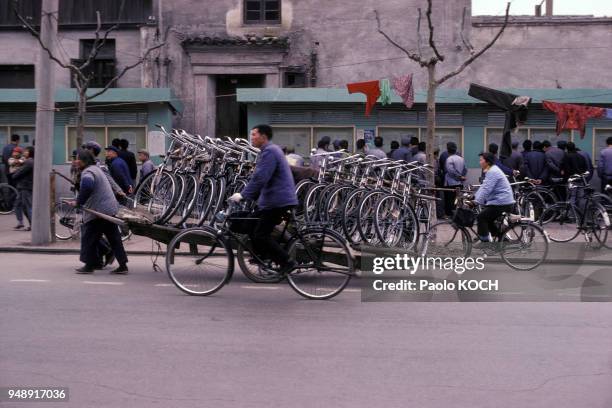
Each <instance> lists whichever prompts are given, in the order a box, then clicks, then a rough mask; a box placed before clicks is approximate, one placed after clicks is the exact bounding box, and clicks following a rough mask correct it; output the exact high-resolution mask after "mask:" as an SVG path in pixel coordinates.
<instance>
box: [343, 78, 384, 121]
mask: <svg viewBox="0 0 612 408" xmlns="http://www.w3.org/2000/svg"><path fill="white" fill-rule="evenodd" d="M346 88H347V89H348V92H349V93H350V94H353V93H356V92H359V93H362V94H365V96H366V98H367V99H366V110H365V114H366V116H370V112H371V111H372V108H373V107H374V105H375V104H376V101H377V100H378V97H379V96H380V84H379V82H378V81H366V82H354V83H352V84H347V85H346Z"/></svg>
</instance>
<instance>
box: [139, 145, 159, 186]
mask: <svg viewBox="0 0 612 408" xmlns="http://www.w3.org/2000/svg"><path fill="white" fill-rule="evenodd" d="M138 160H140V163H142V164H141V165H140V182H142V180H144V178H145V177H147V176H148V175H149V174H151V173H153V172H154V171H155V164H153V161H152V160H151V157H150V155H149V152H148V151H147V150H145V149H140V150H139V151H138Z"/></svg>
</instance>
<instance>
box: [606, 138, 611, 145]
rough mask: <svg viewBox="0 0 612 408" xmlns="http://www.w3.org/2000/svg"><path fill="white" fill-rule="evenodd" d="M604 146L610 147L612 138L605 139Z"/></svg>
mask: <svg viewBox="0 0 612 408" xmlns="http://www.w3.org/2000/svg"><path fill="white" fill-rule="evenodd" d="M606 144H608V145H612V136H610V137H609V138H607V139H606Z"/></svg>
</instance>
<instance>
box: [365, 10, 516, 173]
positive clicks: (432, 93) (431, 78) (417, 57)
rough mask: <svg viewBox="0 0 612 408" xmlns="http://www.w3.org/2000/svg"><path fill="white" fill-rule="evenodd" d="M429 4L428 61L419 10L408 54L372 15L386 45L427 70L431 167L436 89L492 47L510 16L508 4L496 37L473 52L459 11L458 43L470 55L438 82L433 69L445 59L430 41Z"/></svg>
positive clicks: (429, 21) (432, 32) (428, 159)
mask: <svg viewBox="0 0 612 408" xmlns="http://www.w3.org/2000/svg"><path fill="white" fill-rule="evenodd" d="M431 3H432V0H427V11H426V12H425V16H426V17H427V26H428V28H429V38H428V45H429V48H430V49H431V53H432V55H431V56H430V57H425V56H423V53H422V50H421V32H420V29H421V9H419V10H418V11H419V15H418V21H417V51H416V52H414V51H410V50H409V49H408V48H406V47H404V46H402V45H400V44H399V43H398V42H397V41H396V40H394V39H393V38H392V37H391V36H390V35H389V34H387V33H386V32H385V31H384V30H383V29H382V28H381V23H380V16H379V14H378V11H377V10H374V14H375V16H376V23H377V29H378V32H379V33H380V34H382V36H383V37H385V39H386V40H387V41H388V42H390V43H391V44H392V45H393V46H394V47H395V48H397V49H399V50H401V51H402V52H403V53H404V54H406V55H407V56H408V58H410V59H411V60H412V61H414V62H416V63H418V64H419V65H420V66H421V67H423V68H426V69H427V75H428V82H427V140H426V143H427V161H428V163H431V164H433V163H434V156H433V152H434V148H435V146H436V143H435V133H434V131H435V127H436V91H437V90H438V87H439V86H440V85H442V84H443V83H444V82H446V81H448V80H449V79H451V78H453V77H454V76H456V75H459V74H460V73H461V72H463V70H464V69H465V68H467V67H468V66H469V65H470V64H471V63H473V62H474V61H475V60H476V59H477V58H478V57H480V56H481V55H482V54H484V53H485V52H486V51H487V50H488V49H489V48H491V47H492V46H493V44H495V42H496V41H497V40H498V39H499V37H500V36H501V35H502V33H503V32H504V30H505V29H506V26H507V25H508V17H509V13H510V3H508V4H507V5H506V16H505V18H504V23H503V24H502V26H501V28H500V29H499V31H498V32H497V34H495V36H494V37H493V38H492V39H491V41H489V43H488V44H486V45H485V46H484V47H482V48H481V49H480V50H478V51H476V50H475V49H474V47H473V46H472V45H471V44H470V43H469V41H468V40H467V39H466V37H465V36H464V34H463V30H464V26H465V13H466V10H467V9H465V8H464V10H463V19H462V27H461V31H462V32H461V39H462V42H463V45H464V47H465V48H466V50H467V51H468V52H469V53H470V55H469V57H467V58H466V59H465V60H464V61H463V63H461V64H460V65H459V66H458V67H456V68H455V69H454V70H452V71H450V72H448V73H447V74H445V75H442V76H441V77H439V78H438V77H437V76H436V70H437V67H438V63H441V62H444V60H445V57H444V55H443V54H441V53H440V51H439V50H438V47H437V45H436V42H435V39H434V25H433V23H432V20H431V13H432V10H431Z"/></svg>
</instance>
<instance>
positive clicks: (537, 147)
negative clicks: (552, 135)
mask: <svg viewBox="0 0 612 408" xmlns="http://www.w3.org/2000/svg"><path fill="white" fill-rule="evenodd" d="M533 150H542V142H540V141H539V140H536V141H535V142H533Z"/></svg>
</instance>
